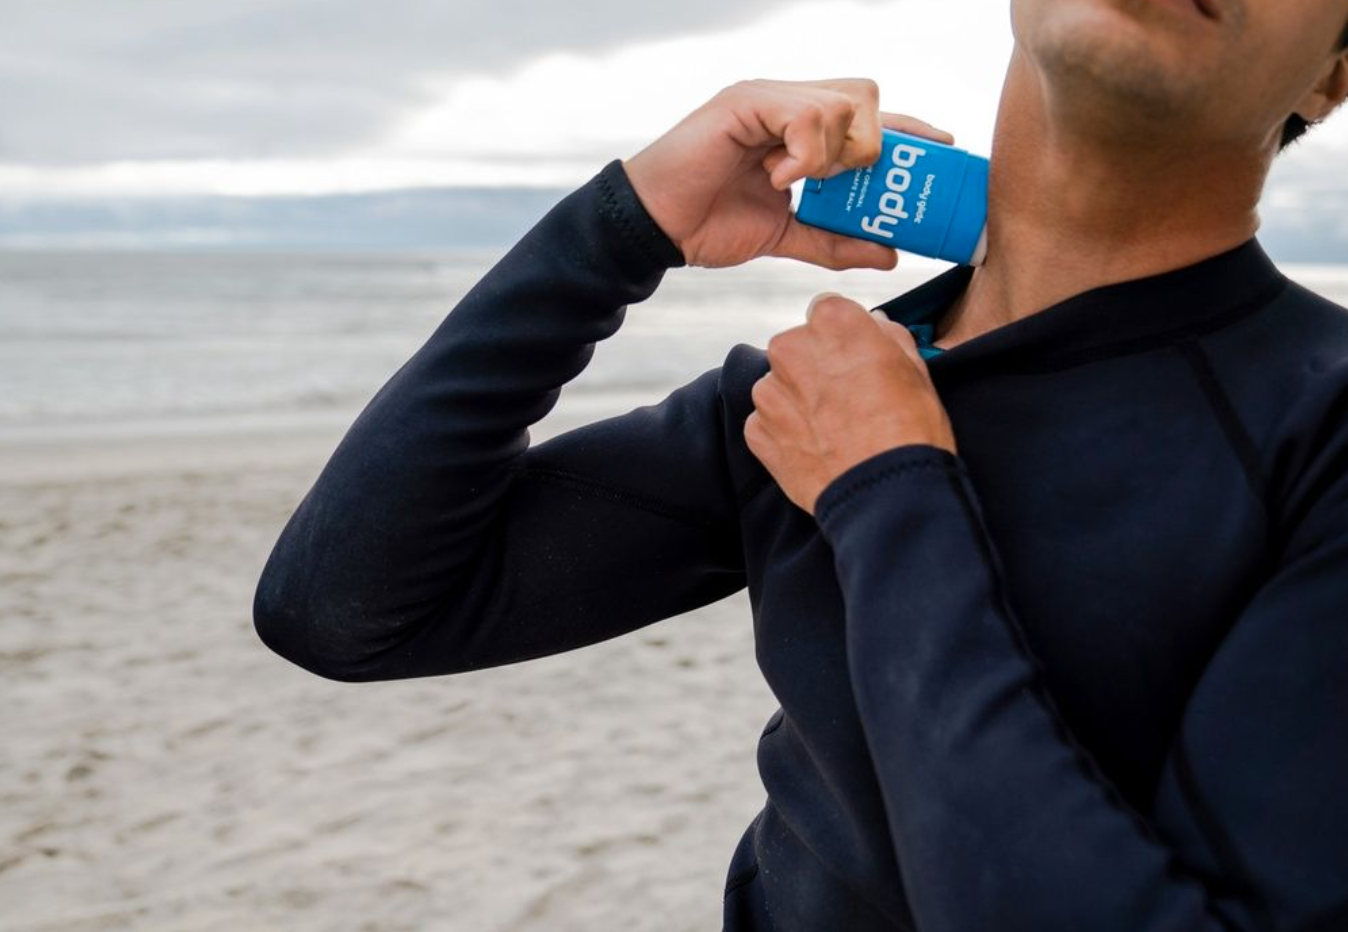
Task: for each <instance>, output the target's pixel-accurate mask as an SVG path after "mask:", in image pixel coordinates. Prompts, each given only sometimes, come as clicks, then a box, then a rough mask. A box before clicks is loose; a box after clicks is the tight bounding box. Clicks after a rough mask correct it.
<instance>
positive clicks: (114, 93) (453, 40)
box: [0, 0, 877, 165]
mask: <svg viewBox="0 0 1348 932" xmlns="http://www.w3.org/2000/svg"><path fill="white" fill-rule="evenodd" d="M862 2H867V3H871V2H877V0H862ZM780 8H781V4H780V3H779V2H774V0H738V2H736V3H733V4H730V3H725V2H723V0H679V2H677V3H661V4H637V3H631V2H630V0H584V2H583V3H555V2H549V0H374V2H371V0H182V2H167V0H116V2H115V3H109V2H108V0H59V2H53V0H5V2H4V12H3V14H0V23H3V25H2V26H0V28H2V29H3V34H4V42H3V48H2V49H0V162H8V163H11V164H14V163H18V164H29V165H38V164H90V163H100V162H110V161H141V160H192V159H207V158H209V159H266V158H287V157H288V158H295V157H321V156H325V155H331V154H334V153H339V152H343V151H346V150H349V149H351V148H353V147H360V146H363V145H368V144H369V143H370V142H371V141H373V140H375V139H378V138H379V137H380V135H381V134H382V133H383V132H384V131H385V130H387V129H388V128H389V127H390V126H393V125H395V124H397V123H398V122H399V121H400V120H402V119H403V118H405V117H406V116H407V115H409V114H411V113H415V112H417V111H418V110H420V109H422V108H424V107H427V106H430V105H432V104H434V103H435V102H436V100H437V99H438V97H439V96H440V95H441V93H442V91H443V87H444V85H445V83H446V82H449V81H452V80H453V79H454V78H455V77H456V76H464V75H469V74H476V75H482V74H487V75H490V74H498V75H499V74H506V73H509V72H510V70H511V69H513V68H515V67H516V66H518V65H520V64H522V63H524V62H527V61H529V60H532V59H535V58H537V57H538V56H539V55H541V54H544V53H548V52H556V51H570V52H573V53H577V54H582V53H583V54H593V53H596V52H601V51H603V50H607V49H613V48H617V47H620V46H622V45H625V44H629V43H632V42H638V41H643V40H650V39H653V38H667V37H671V36H675V35H686V34H697V33H705V32H708V31H723V30H726V29H730V28H735V27H738V26H743V25H745V24H747V23H750V22H752V21H753V20H754V19H756V18H757V17H760V16H762V15H763V14H764V13H768V12H771V11H773V10H778V9H780ZM689 67H690V68H691V67H696V66H695V65H694V64H693V63H691V62H690V63H689Z"/></svg>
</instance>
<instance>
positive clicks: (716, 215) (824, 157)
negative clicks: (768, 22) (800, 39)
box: [623, 78, 955, 270]
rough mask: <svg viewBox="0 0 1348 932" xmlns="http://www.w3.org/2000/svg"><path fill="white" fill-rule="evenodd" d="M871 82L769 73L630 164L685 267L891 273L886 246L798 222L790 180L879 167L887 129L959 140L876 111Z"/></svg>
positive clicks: (719, 99) (735, 89)
mask: <svg viewBox="0 0 1348 932" xmlns="http://www.w3.org/2000/svg"><path fill="white" fill-rule="evenodd" d="M879 97H880V89H879V86H878V85H877V84H876V83H875V82H874V81H872V80H870V79H869V78H838V79H835V80H827V81H770V80H766V79H763V78H757V79H754V80H749V81H739V82H736V83H735V84H732V85H730V86H729V87H727V88H724V89H723V90H721V91H720V92H718V93H717V94H716V96H715V97H713V98H712V99H711V100H709V101H707V103H705V104H703V105H702V106H701V107H699V108H698V109H696V110H694V111H693V112H692V113H690V114H689V115H688V116H686V117H685V118H684V119H683V120H681V121H680V122H679V123H678V125H676V126H675V127H674V128H673V129H671V130H670V131H669V132H667V133H666V134H665V135H663V136H661V137H660V138H659V139H657V140H656V141H655V142H653V143H651V144H650V145H649V146H647V147H646V148H644V149H642V150H641V151H640V152H639V153H637V154H636V155H635V156H633V157H632V158H630V159H625V160H623V168H624V169H625V170H626V172H627V176H628V178H629V180H630V181H631V183H632V187H633V188H634V189H635V191H636V193H637V196H638V197H639V198H640V199H641V203H642V204H643V205H644V206H645V208H646V210H647V212H648V213H649V214H650V215H651V218H652V219H653V220H654V221H655V222H656V224H657V225H658V226H659V227H660V229H661V230H663V231H664V232H665V234H666V235H667V236H668V237H669V238H670V239H671V240H672V241H673V242H674V244H675V245H677V246H678V247H679V249H680V251H682V253H683V256H684V259H685V261H686V262H687V263H688V264H689V265H693V266H702V267H704V268H727V267H729V266H734V265H740V264H742V263H745V262H748V261H749V260H751V259H756V258H758V257H759V256H781V257H784V258H788V259H797V260H800V261H801V262H808V263H810V264H812V265H819V266H823V267H824V268H828V269H836V270H841V269H851V268H872V269H892V268H894V266H895V265H896V264H897V263H898V253H897V252H896V251H895V250H894V249H892V248H891V247H889V246H883V245H881V244H879V243H872V242H869V241H866V240H861V239H856V238H854V237H850V236H840V235H838V234H837V233H832V232H830V231H828V230H821V229H819V228H817V227H813V226H809V225H808V224H804V223H801V222H800V221H799V220H797V219H796V216H795V214H794V212H793V211H792V210H791V184H792V183H793V182H795V181H797V180H798V179H800V178H806V177H810V178H828V177H832V176H833V175H836V174H838V173H839V172H842V171H846V170H848V169H855V168H863V167H865V166H867V165H873V164H875V163H876V162H877V161H878V160H879V159H880V155H881V141H882V140H881V127H889V128H890V129H896V130H899V131H902V132H907V133H912V134H914V135H919V136H924V137H926V138H928V139H935V140H937V141H939V142H944V143H953V142H954V141H955V140H954V137H953V136H951V135H950V134H949V133H947V132H945V131H943V130H939V129H936V128H935V127H933V126H931V125H930V124H928V123H925V122H923V121H922V120H919V119H916V118H915V117H910V116H904V115H902V114H897V113H885V112H883V111H881V110H880V109H879Z"/></svg>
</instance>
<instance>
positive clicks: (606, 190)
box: [599, 162, 664, 267]
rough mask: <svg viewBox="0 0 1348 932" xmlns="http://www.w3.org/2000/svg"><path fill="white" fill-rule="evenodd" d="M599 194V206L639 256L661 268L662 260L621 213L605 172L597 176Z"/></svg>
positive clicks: (614, 192)
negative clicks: (620, 229)
mask: <svg viewBox="0 0 1348 932" xmlns="http://www.w3.org/2000/svg"><path fill="white" fill-rule="evenodd" d="M609 164H610V165H612V164H613V163H612V162H610V163H609ZM599 194H600V202H601V204H603V206H604V208H605V210H606V212H607V213H608V214H609V216H610V217H611V218H612V219H613V220H614V221H615V222H616V223H617V224H618V226H619V227H621V228H622V231H623V232H624V233H625V234H627V239H628V241H629V242H631V243H633V244H634V245H635V246H636V247H637V249H638V250H640V252H641V254H642V255H643V256H645V257H646V258H647V259H649V260H650V261H651V262H653V263H655V264H656V265H658V266H661V267H663V265H664V262H663V260H662V259H661V258H660V257H659V256H658V255H656V253H655V250H654V249H653V248H652V247H651V245H650V244H649V243H647V242H646V241H645V240H644V239H643V238H642V236H641V235H640V233H639V232H638V231H637V228H636V226H635V225H634V224H633V223H632V220H631V218H630V217H628V216H627V215H626V214H625V213H623V211H622V208H621V206H619V204H618V193H617V192H616V191H614V190H613V185H612V182H611V181H610V180H609V177H608V175H607V173H606V172H601V173H600V175H599Z"/></svg>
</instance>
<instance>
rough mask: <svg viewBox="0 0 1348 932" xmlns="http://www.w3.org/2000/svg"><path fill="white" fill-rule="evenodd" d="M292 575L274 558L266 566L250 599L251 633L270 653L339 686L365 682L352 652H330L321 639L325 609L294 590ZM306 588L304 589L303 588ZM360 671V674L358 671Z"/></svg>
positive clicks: (370, 677) (367, 677) (329, 647)
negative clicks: (291, 581) (254, 634)
mask: <svg viewBox="0 0 1348 932" xmlns="http://www.w3.org/2000/svg"><path fill="white" fill-rule="evenodd" d="M292 576H293V573H287V572H283V571H282V569H281V568H280V567H278V566H277V565H276V561H275V558H273V560H272V561H271V562H269V563H268V565H267V568H266V570H264V571H263V574H262V578H261V580H259V582H258V586H257V591H256V593H255V594H254V596H253V630H254V631H255V632H256V633H257V637H258V639H259V640H260V641H261V642H262V643H263V645H264V646H266V647H267V648H268V649H269V650H271V651H272V652H273V653H275V654H278V655H279V656H281V657H283V658H285V659H286V660H289V661H290V662H291V663H293V664H295V665H296V666H298V667H300V668H301V669H303V670H306V671H308V672H309V673H312V674H314V675H315V676H320V677H322V678H323V679H326V680H333V681H335V682H339V683H358V682H366V681H369V680H371V679H378V677H377V676H370V675H369V671H368V668H366V665H365V664H363V663H361V662H360V658H357V657H356V656H355V654H354V652H348V651H343V650H341V649H333V645H331V644H326V643H325V642H324V641H323V639H322V632H323V631H324V630H325V628H326V626H325V625H324V624H323V623H322V616H323V615H325V614H326V610H325V609H324V608H323V607H322V606H317V605H315V604H314V601H313V599H311V598H309V597H308V596H307V595H302V594H300V593H298V592H296V591H295V589H296V587H294V586H293V585H291V584H290V583H289V579H290V578H291V577H292ZM306 588H307V587H306ZM362 670H363V671H364V672H362Z"/></svg>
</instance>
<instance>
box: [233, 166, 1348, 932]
mask: <svg viewBox="0 0 1348 932" xmlns="http://www.w3.org/2000/svg"><path fill="white" fill-rule="evenodd" d="M682 264H683V258H682V256H681V255H680V253H679V251H678V249H677V248H676V247H675V246H674V244H673V243H672V242H671V241H670V240H669V239H668V238H666V237H665V236H664V234H663V233H662V232H661V230H660V228H659V227H657V226H656V225H655V224H654V222H653V221H652V220H651V218H650V216H649V215H648V214H647V213H646V211H645V209H644V207H643V206H642V204H641V202H640V201H639V199H638V198H637V197H636V195H635V192H634V191H633V189H632V188H631V186H630V183H629V181H628V179H627V177H626V175H625V173H624V171H623V169H622V164H621V162H620V161H618V160H614V161H613V162H610V163H609V164H608V165H607V166H605V167H604V168H603V169H602V170H601V171H599V172H598V173H597V174H596V175H595V176H594V177H593V178H592V179H591V180H589V181H588V182H586V183H585V184H584V185H582V186H581V187H579V188H578V189H576V190H574V191H573V192H571V193H570V194H568V195H567V196H566V197H565V198H563V199H562V200H561V201H560V202H559V203H557V204H556V205H555V206H554V207H553V208H552V209H551V210H550V211H549V212H548V213H547V214H546V215H545V216H544V217H543V218H542V219H541V220H540V221H539V222H538V223H537V224H536V225H535V226H534V227H533V228H532V229H531V230H530V231H529V232H528V233H527V234H526V235H525V236H524V237H523V238H522V240H521V241H520V242H519V243H517V244H516V245H515V246H514V247H513V248H512V249H511V250H510V251H509V252H508V253H507V254H506V255H505V256H504V257H503V258H502V259H501V260H500V261H499V262H498V263H497V264H496V265H495V266H494V267H493V268H492V269H491V270H490V271H489V272H488V273H487V274H486V275H485V276H484V277H483V278H482V280H481V281H480V282H479V283H478V284H477V285H476V286H475V287H473V289H472V290H471V291H470V292H469V293H468V294H467V295H466V296H464V297H463V299H462V300H461V301H460V302H459V304H458V305H457V306H456V307H454V309H453V311H452V312H451V313H450V314H449V315H448V316H447V318H446V319H445V320H444V321H443V323H442V324H441V325H440V326H439V327H438V328H437V329H436V330H435V332H434V334H433V335H432V336H431V337H430V338H429V340H428V341H427V343H426V344H425V345H424V347H423V348H421V349H420V350H419V351H418V352H417V353H416V354H415V356H413V357H412V358H411V359H410V360H409V361H408V362H407V363H406V365H404V366H403V367H402V368H401V369H400V370H399V371H398V372H397V373H396V374H395V375H394V376H393V377H392V378H391V379H390V380H389V382H388V383H387V384H386V385H385V386H384V387H383V388H382V389H381V390H380V392H379V393H378V394H377V395H376V396H375V398H374V399H373V400H372V401H371V402H370V404H369V406H368V407H367V408H366V409H365V410H364V412H363V413H362V414H361V415H360V417H359V418H358V419H357V420H356V422H355V423H354V425H353V426H352V427H351V429H350V432H349V433H348V434H347V436H346V437H345V439H344V440H343V441H342V443H341V445H340V446H339V447H338V449H337V450H336V452H335V453H334V455H333V457H332V459H331V461H330V462H329V463H328V465H327V467H326V468H325V469H324V470H323V472H322V474H321V476H320V477H319V479H318V480H317V482H316V484H315V485H314V487H313V489H312V490H311V491H310V492H309V494H308V495H307V497H306V498H305V499H304V501H303V502H302V504H301V505H300V506H299V508H298V510H297V511H296V513H295V515H294V516H293V518H292V519H291V520H290V522H289V524H288V525H287V526H286V528H285V530H284V532H283V533H282V535H281V537H280V540H279V541H278V543H277V545H276V548H275V551H274V552H273V554H272V556H271V559H270V562H269V563H268V564H267V567H266V570H265V572H264V574H263V576H262V579H261V582H260V585H259V588H258V592H257V598H256V606H255V617H256V625H257V630H258V633H259V636H260V637H261V638H262V640H263V641H264V642H265V643H266V644H267V645H269V646H270V647H271V648H272V649H274V650H275V651H277V652H278V653H280V654H281V655H283V656H284V657H286V658H289V659H290V660H292V661H293V662H295V663H297V664H299V665H301V666H302V667H304V668H306V669H307V670H310V671H313V672H314V673H316V674H319V675H321V676H324V677H329V678H333V679H338V680H343V681H353V682H354V681H367V680H387V679H397V678H403V677H419V676H435V675H440V674H448V673H454V672H457V671H465V670H475V669H481V668H484V667H490V666H494V665H498V664H506V663H513V662H517V661H522V660H526V659H529V658H533V657H539V656H542V655H545V654H553V653H557V652H560V651H566V650H572V649H574V648H578V647H581V646H583V645H586V644H591V643H593V642H596V641H600V640H603V639H606V638H611V637H614V636H616V635H620V634H622V633H624V632H629V631H632V630H634V629H636V628H639V627H641V626H644V625H648V624H650V623H652V622H655V621H658V620H660V619H666V618H670V617H671V616H675V615H679V614H681V613H683V612H687V611H689V610H690V609H694V608H697V607H699V606H702V605H706V604H708V603H710V602H714V601H717V600H719V599H722V598H724V597H725V596H727V595H729V594H731V593H734V592H736V591H738V590H740V589H742V588H744V587H746V586H747V587H748V591H749V598H750V601H751V604H752V608H753V626H754V633H755V638H756V645H757V659H758V662H759V666H760V668H761V669H762V672H763V675H764V676H765V677H766V679H767V682H768V684H769V685H770V686H771V688H772V690H773V692H774V694H775V695H776V697H777V698H778V700H779V701H780V703H781V709H780V710H779V711H778V712H776V713H775V714H774V715H773V716H772V718H771V719H770V720H769V721H768V722H767V726H766V728H765V729H764V731H763V736H762V738H761V740H760V743H759V750H758V762H759V770H760V773H761V776H762V780H763V784H764V786H765V787H766V789H767V794H768V799H767V803H766V805H765V806H764V808H763V809H762V811H761V812H760V813H759V814H758V815H757V816H756V817H754V818H753V820H752V822H751V824H750V825H749V827H748V828H747V830H746V831H745V833H744V835H743V838H742V840H741V842H740V844H739V846H738V847H737V848H736V850H735V851H734V852H733V856H732V858H731V865H730V871H729V876H728V878H727V884H726V887H727V890H726V895H725V917H726V918H725V927H726V929H727V930H731V932H738V930H747V929H771V930H776V932H798V930H799V932H844V930H845V932H870V930H896V929H921V930H922V932H947V930H950V932H954V930H959V932H1057V930H1076V932H1113V930H1118V932H1125V930H1126V932H1161V930H1167V932H1170V930H1217V929H1225V930H1233V929H1239V930H1250V932H1256V930H1270V929H1276V930H1295V932H1311V930H1316V932H1328V930H1331V929H1341V928H1348V311H1345V310H1344V309H1343V308H1341V307H1339V306H1337V305H1335V304H1333V303H1331V302H1329V301H1328V300H1325V299H1323V298H1321V297H1319V296H1317V295H1315V294H1314V293H1312V292H1310V291H1308V290H1306V289H1305V288H1303V287H1301V286H1300V285H1298V284H1295V283H1293V282H1291V281H1289V280H1288V279H1287V278H1285V277H1284V276H1283V275H1282V274H1281V273H1280V272H1279V271H1278V269H1277V268H1276V267H1275V266H1274V265H1273V263H1272V262H1271V261H1270V260H1269V258H1268V256H1267V255H1266V254H1265V252H1264V251H1263V249H1262V248H1261V246H1260V245H1259V243H1258V241H1257V239H1251V240H1250V241H1248V242H1247V243H1245V244H1244V245H1242V246H1240V247H1238V248H1236V249H1233V250H1231V251H1228V252H1225V253H1223V254H1221V255H1217V256H1213V257H1212V258H1209V259H1206V260H1204V261H1202V262H1199V263H1197V264H1194V265H1191V266H1188V267H1186V268H1182V269H1179V270H1176V271H1172V272H1168V273H1165V274H1161V275H1156V276H1152V277H1148V278H1144V279H1138V280H1134V281H1128V282H1124V283H1119V284H1113V285H1108V286H1103V287H1099V288H1095V289H1092V290H1090V291H1087V292H1085V293H1083V294H1080V295H1077V296H1075V297H1072V298H1070V299H1068V300H1065V301H1062V302H1061V303H1059V304H1057V305H1055V306H1053V307H1051V308H1048V309H1046V310H1043V311H1042V312H1040V313H1036V314H1033V315H1031V316H1029V317H1026V318H1023V319H1020V320H1017V321H1015V322H1014V323H1011V324H1009V325H1005V326H1002V327H999V328H997V329H995V330H992V331H989V332H987V333H984V334H981V335H980V336H978V337H976V338H974V339H971V340H968V341H966V342H964V343H962V344H959V345H957V346H955V347H953V348H951V349H950V350H948V351H946V352H943V353H940V354H937V355H935V356H934V357H933V358H932V359H930V360H929V361H928V366H929V370H930V373H931V376H932V379H933V381H934V384H935V385H936V387H937V389H938V391H939V393H940V395H941V398H942V400H943V401H944V403H945V405H946V408H947V410H948V411H949V414H950V418H951V422H952V424H953V426H954V429H955V434H956V438H957V442H958V444H959V449H960V453H959V456H955V455H952V454H950V453H949V452H946V451H944V450H941V449H939V448H936V447H933V446H927V445H921V444H913V445H907V446H901V447H896V448H894V449H891V450H888V451H885V452H882V453H880V454H878V455H875V456H873V457H872V458H870V459H868V460H866V461H864V462H862V463H859V464H857V465H855V466H853V467H852V468H851V469H850V470H848V471H847V472H846V473H844V474H843V475H841V476H839V477H838V478H836V479H835V480H834V481H833V482H832V483H831V484H830V485H829V486H828V487H827V488H826V489H825V490H824V493H823V495H822V497H821V498H820V500H819V502H818V506H817V519H816V517H812V516H811V515H809V514H808V513H807V512H805V511H803V510H801V509H800V508H798V507H796V506H795V505H793V504H792V503H791V502H790V501H789V500H788V499H787V498H786V497H785V496H784V495H783V493H782V492H781V490H780V489H779V488H778V487H777V485H776V484H775V483H774V482H773V481H772V479H771V477H770V476H769V474H768V473H767V472H766V471H765V469H764V468H763V466H762V465H761V464H760V463H759V462H758V460H757V459H756V458H755V457H754V456H753V455H752V454H751V453H750V451H749V450H748V448H747V447H746V445H745V442H744V437H743V423H744V420H745V418H746V417H747V416H748V414H749V412H750V411H751V410H752V408H753V404H752V401H751V399H750V388H751V387H752V385H753V384H754V382H755V381H757V380H758V379H759V378H760V377H762V376H763V374H764V373H765V372H766V371H767V369H768V363H767V360H766V356H765V354H764V351H763V350H761V349H759V348H757V347H754V346H749V345H746V344H739V345H736V346H734V347H733V348H731V349H730V350H729V352H728V353H727V354H726V357H725V360H724V362H723V364H722V365H720V366H719V367H717V368H715V369H711V370H709V371H707V372H705V373H703V374H702V375H700V376H699V377H697V378H695V379H693V380H691V381H690V382H688V383H687V384H686V385H684V386H683V387H681V388H679V389H677V390H675V391H673V392H672V393H670V394H669V395H668V396H667V397H665V398H664V399H663V400H661V401H659V403H656V404H651V405H648V406H644V407H639V408H636V409H635V410H633V411H630V412H628V413H626V414H622V415H620V416H617V417H613V418H608V419H605V420H600V421H598V422H596V423H593V424H589V425H587V426H584V427H581V428H579V429H575V430H572V431H569V432H566V433H563V434H561V435H558V436H556V437H553V438H550V439H548V440H546V441H544V442H541V443H537V444H534V445H532V446H531V445H530V437H529V432H528V429H527V428H528V426H529V425H531V424H533V423H535V422H537V421H538V420H539V419H541V418H542V417H543V416H544V415H545V414H547V413H548V411H549V410H551V409H552V407H553V405H554V404H555V403H556V401H557V399H558V394H559V391H560V389H561V387H562V386H563V385H564V384H566V383H567V382H568V381H570V380H571V379H573V378H574V377H575V376H576V375H577V374H578V373H579V372H580V371H581V370H582V369H583V368H584V367H585V365H586V364H587V363H588V361H589V360H590V358H591V355H592V354H593V353H594V352H595V349H596V344H597V343H598V342H599V341H602V340H603V339H605V338H606V337H609V336H611V335H612V334H613V333H614V332H615V331H616V330H617V329H618V327H619V326H620V325H621V324H622V322H623V318H624V314H625V312H626V309H627V306H628V305H631V304H635V303H637V302H640V301H642V300H644V299H646V298H648V297H649V296H650V295H651V294H652V293H653V292H654V291H655V289H656V287H657V286H658V284H659V283H660V281H661V279H662V277H663V276H664V275H665V273H666V272H667V271H668V270H669V269H671V268H674V267H677V266H680V265H682ZM971 274H972V271H971V270H970V269H969V268H967V267H953V268H951V269H949V270H948V271H946V272H944V273H941V274H940V275H938V276H937V277H936V278H934V279H933V280H931V281H930V282H927V283H926V284H923V285H921V286H919V287H917V288H916V289H914V290H912V291H910V292H908V293H907V294H904V295H901V296H899V297H897V298H895V299H893V300H892V301H889V302H887V303H886V304H884V305H882V307H884V308H885V309H886V310H887V312H888V313H889V314H890V315H891V316H893V317H895V318H897V319H901V320H919V319H924V318H926V317H930V316H931V315H932V314H935V313H939V311H940V310H941V309H942V308H945V307H947V306H948V305H949V303H950V302H951V301H952V299H954V298H955V297H956V296H957V295H958V294H959V293H960V291H961V289H962V288H963V287H964V286H965V284H966V283H967V281H968V280H969V277H970V275H971ZM748 815H749V814H746V820H747V818H748ZM649 882H650V883H652V884H658V883H660V878H659V877H658V876H652V877H650V878H649Z"/></svg>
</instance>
